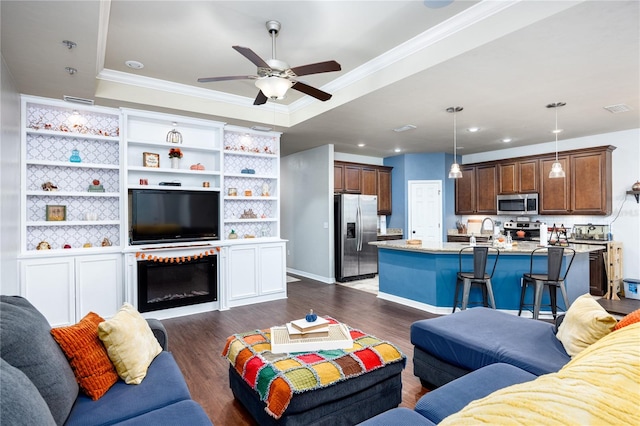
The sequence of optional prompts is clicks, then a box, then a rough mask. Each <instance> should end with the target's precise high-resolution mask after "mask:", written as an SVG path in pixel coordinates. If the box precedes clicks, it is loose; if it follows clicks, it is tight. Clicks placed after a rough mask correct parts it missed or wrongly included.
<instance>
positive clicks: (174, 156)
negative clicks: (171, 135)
mask: <svg viewBox="0 0 640 426" xmlns="http://www.w3.org/2000/svg"><path fill="white" fill-rule="evenodd" d="M169 158H170V159H171V168H172V169H179V168H180V159H181V158H182V151H180V148H171V149H170V150H169Z"/></svg>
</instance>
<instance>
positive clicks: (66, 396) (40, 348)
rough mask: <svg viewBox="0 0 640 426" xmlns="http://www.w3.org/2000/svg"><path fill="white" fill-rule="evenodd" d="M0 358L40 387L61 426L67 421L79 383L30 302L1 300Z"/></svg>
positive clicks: (39, 314)
mask: <svg viewBox="0 0 640 426" xmlns="http://www.w3.org/2000/svg"><path fill="white" fill-rule="evenodd" d="M0 341H1V342H2V345H0V355H1V357H2V358H3V359H4V360H5V361H7V362H8V363H9V364H11V365H12V366H14V367H16V368H18V369H19V370H21V371H22V372H23V373H24V374H25V375H26V376H27V377H28V378H29V380H31V382H33V384H34V385H35V386H36V388H37V389H38V391H39V392H40V395H42V398H43V399H44V400H45V402H46V403H47V405H48V406H49V410H50V411H51V415H52V416H53V419H54V420H55V422H56V423H57V424H59V425H60V424H63V423H64V421H65V420H66V418H67V416H68V415H69V412H70V411H71V407H72V406H73V403H74V401H75V400H76V397H77V396H78V383H76V378H75V376H74V375H73V370H71V367H70V366H69V362H67V358H66V357H65V356H64V353H62V350H61V349H60V346H58V344H57V343H56V341H55V340H53V337H52V336H51V326H50V325H49V323H48V322H47V320H46V319H45V317H44V316H43V315H42V314H41V313H40V312H38V310H37V309H36V308H35V307H34V306H33V305H32V304H31V303H29V301H28V300H27V299H24V298H22V297H20V296H0Z"/></svg>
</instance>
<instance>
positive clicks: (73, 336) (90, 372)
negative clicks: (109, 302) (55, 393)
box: [51, 312, 118, 401]
mask: <svg viewBox="0 0 640 426" xmlns="http://www.w3.org/2000/svg"><path fill="white" fill-rule="evenodd" d="M103 321H104V319H103V318H102V317H100V315H98V314H95V313H93V312H89V313H88V314H87V315H86V316H85V317H84V318H82V319H81V320H80V322H79V323H77V324H75V325H71V326H68V327H58V328H52V329H51V334H52V335H53V338H54V339H55V340H56V342H58V345H60V347H61V348H62V351H63V352H64V354H65V355H66V356H67V359H68V360H69V364H70V365H71V368H72V369H73V372H74V374H75V375H76V380H77V381H78V384H79V385H80V389H82V391H83V392H84V393H86V394H87V395H88V396H89V397H90V398H91V399H92V400H94V401H95V400H97V399H99V398H100V397H101V396H102V395H104V394H105V393H106V392H107V391H108V390H109V389H110V388H111V386H113V385H114V384H115V383H116V382H117V381H118V373H116V369H115V368H114V366H113V364H112V363H111V360H110V359H109V355H108V354H107V349H106V348H105V347H104V345H103V344H102V341H101V340H100V338H99V337H98V324H100V323H101V322H103Z"/></svg>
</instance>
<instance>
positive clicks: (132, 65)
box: [124, 61, 144, 70]
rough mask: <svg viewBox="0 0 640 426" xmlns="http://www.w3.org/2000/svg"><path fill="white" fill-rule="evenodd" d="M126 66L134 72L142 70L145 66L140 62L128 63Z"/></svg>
mask: <svg viewBox="0 0 640 426" xmlns="http://www.w3.org/2000/svg"><path fill="white" fill-rule="evenodd" d="M124 64H125V65H126V66H128V67H129V68H132V69H134V70H141V69H142V68H144V64H143V63H142V62H138V61H126V62H125V63H124Z"/></svg>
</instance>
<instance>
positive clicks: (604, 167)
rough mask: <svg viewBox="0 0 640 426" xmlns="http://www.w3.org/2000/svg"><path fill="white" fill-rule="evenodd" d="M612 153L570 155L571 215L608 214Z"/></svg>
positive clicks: (609, 209) (609, 211)
mask: <svg viewBox="0 0 640 426" xmlns="http://www.w3.org/2000/svg"><path fill="white" fill-rule="evenodd" d="M611 151H612V150H609V149H606V150H601V151H595V152H591V151H587V152H581V153H577V154H572V155H571V188H572V191H571V213H572V214H581V215H590V214H595V215H600V214H604V215H609V214H611V172H610V170H611ZM607 171H609V172H608V173H607Z"/></svg>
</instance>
